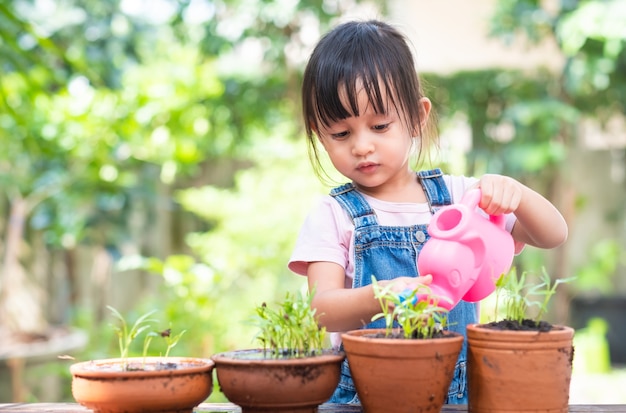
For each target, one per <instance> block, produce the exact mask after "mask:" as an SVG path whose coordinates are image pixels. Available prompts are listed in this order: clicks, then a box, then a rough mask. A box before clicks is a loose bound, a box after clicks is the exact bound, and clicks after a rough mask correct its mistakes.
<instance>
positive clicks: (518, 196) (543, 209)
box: [478, 175, 568, 249]
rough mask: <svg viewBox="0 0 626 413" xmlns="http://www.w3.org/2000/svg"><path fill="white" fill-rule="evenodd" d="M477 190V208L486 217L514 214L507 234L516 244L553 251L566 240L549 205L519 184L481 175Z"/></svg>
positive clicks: (561, 220) (563, 226) (562, 223)
mask: <svg viewBox="0 0 626 413" xmlns="http://www.w3.org/2000/svg"><path fill="white" fill-rule="evenodd" d="M478 186H479V187H480V189H481V192H482V198H481V201H480V204H479V206H480V207H481V208H482V209H483V210H484V211H485V212H487V213H488V214H490V215H497V214H507V213H510V212H512V213H514V214H515V217H516V218H517V222H516V224H515V226H514V227H513V230H512V232H511V234H512V236H513V238H514V239H515V240H516V241H517V242H523V243H525V244H528V245H532V246H534V247H538V248H546V249H547V248H555V247H558V246H559V245H561V244H563V243H564V242H565V241H566V240H567V234H568V230H567V224H566V222H565V219H564V218H563V216H562V215H561V213H560V212H559V211H558V210H557V209H556V208H555V206H554V205H552V203H550V201H548V200H547V199H546V198H544V197H543V196H542V195H540V194H539V193H537V192H535V191H534V190H532V189H530V188H529V187H527V186H526V185H523V184H522V183H521V182H518V181H516V180H515V179H513V178H510V177H508V176H503V175H484V176H483V177H482V178H481V179H480V181H479V183H478Z"/></svg>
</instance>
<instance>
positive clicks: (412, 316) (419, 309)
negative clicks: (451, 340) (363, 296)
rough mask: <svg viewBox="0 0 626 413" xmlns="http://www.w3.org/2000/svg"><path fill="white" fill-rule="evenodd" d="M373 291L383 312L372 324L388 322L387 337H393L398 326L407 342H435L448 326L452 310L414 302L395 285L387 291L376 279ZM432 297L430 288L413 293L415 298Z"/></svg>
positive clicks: (423, 286) (388, 285)
mask: <svg viewBox="0 0 626 413" xmlns="http://www.w3.org/2000/svg"><path fill="white" fill-rule="evenodd" d="M372 288H373V290H374V296H375V297H376V299H377V300H378V302H379V304H380V308H381V312H380V313H378V314H376V315H374V317H372V321H376V320H379V319H381V318H382V319H384V320H385V335H386V336H387V337H390V336H391V335H392V334H393V330H394V328H395V326H396V324H395V322H397V325H399V326H400V328H401V329H402V333H403V335H404V337H405V338H407V339H410V338H433V337H434V336H435V335H437V334H438V333H440V332H441V331H442V330H443V329H444V328H445V327H446V326H447V321H448V318H447V314H448V310H446V309H445V308H442V307H439V306H437V305H436V302H435V301H434V300H430V299H426V300H412V299H406V298H403V295H402V294H399V293H396V292H394V291H393V290H392V288H393V283H389V284H387V285H386V286H385V287H381V285H380V284H379V283H378V282H377V280H376V278H374V276H372ZM417 294H419V295H424V296H426V297H428V296H429V295H430V288H428V286H426V285H418V287H417V288H416V289H415V290H414V291H412V292H411V295H410V296H411V297H413V296H415V295H417Z"/></svg>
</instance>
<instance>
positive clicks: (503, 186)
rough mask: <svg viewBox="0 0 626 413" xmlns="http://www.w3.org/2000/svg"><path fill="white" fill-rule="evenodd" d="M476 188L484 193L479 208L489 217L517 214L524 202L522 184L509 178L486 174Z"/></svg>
mask: <svg viewBox="0 0 626 413" xmlns="http://www.w3.org/2000/svg"><path fill="white" fill-rule="evenodd" d="M476 186H477V187H478V188H480V190H481V192H482V197H481V199H480V202H479V204H478V206H479V207H480V208H481V209H482V210H483V211H485V212H486V213H487V214H489V215H501V214H508V213H511V212H515V211H516V210H517V208H518V207H519V205H520V202H521V201H522V192H523V189H522V184H521V183H519V182H518V181H516V180H515V179H513V178H510V177H508V176H503V175H496V174H485V175H483V176H482V177H481V178H480V180H479V181H478V184H477V185H476Z"/></svg>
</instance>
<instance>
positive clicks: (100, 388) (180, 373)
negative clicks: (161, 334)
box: [70, 357, 215, 413]
mask: <svg viewBox="0 0 626 413" xmlns="http://www.w3.org/2000/svg"><path fill="white" fill-rule="evenodd" d="M126 360H127V361H128V362H129V363H130V365H131V367H132V368H133V370H131V371H122V368H121V365H122V359H104V360H93V361H85V362H81V363H76V364H73V365H72V366H70V372H71V373H72V394H73V396H74V399H76V401H77V402H78V403H80V404H82V405H83V406H85V407H87V408H89V409H92V410H93V411H94V412H97V413H148V412H150V413H152V412H155V413H156V412H158V413H170V412H172V413H173V412H177V413H192V412H193V408H194V407H195V406H197V405H199V404H200V403H202V402H203V401H204V400H206V398H207V397H209V395H210V394H211V391H212V390H213V377H212V372H213V367H214V365H215V364H214V363H213V361H211V360H208V359H197V358H185V357H167V358H165V357H146V358H144V357H136V358H132V357H131V358H128V359H126ZM134 369H137V370H134Z"/></svg>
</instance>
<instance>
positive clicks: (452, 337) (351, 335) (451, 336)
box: [341, 328, 464, 343]
mask: <svg viewBox="0 0 626 413" xmlns="http://www.w3.org/2000/svg"><path fill="white" fill-rule="evenodd" d="M386 331H387V329H386V328H360V329H356V330H350V331H346V332H345V333H342V334H341V339H342V340H343V339H344V338H345V337H347V338H348V339H353V340H365V341H380V342H396V343H397V342H407V343H420V342H422V343H423V342H429V341H437V342H447V341H457V340H459V338H460V339H463V338H464V337H463V334H461V333H458V332H456V331H450V330H445V333H446V336H447V337H436V338H407V339H399V338H387V337H364V336H365V335H367V334H378V333H384V332H386ZM393 331H394V332H397V331H400V328H394V329H393Z"/></svg>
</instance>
